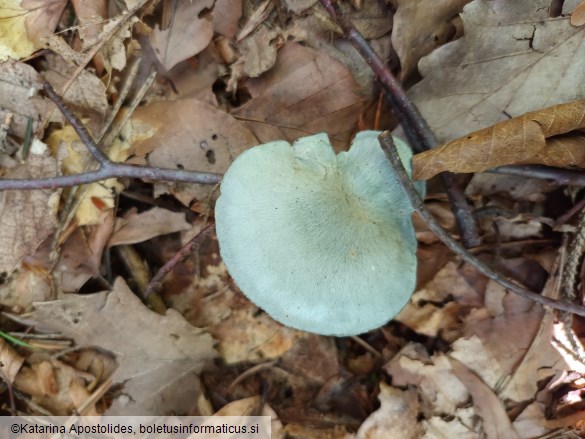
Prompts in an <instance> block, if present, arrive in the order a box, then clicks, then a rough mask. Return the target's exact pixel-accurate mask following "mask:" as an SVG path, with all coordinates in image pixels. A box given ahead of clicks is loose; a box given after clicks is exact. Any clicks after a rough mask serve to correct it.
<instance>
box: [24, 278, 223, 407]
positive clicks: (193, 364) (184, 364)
mask: <svg viewBox="0 0 585 439" xmlns="http://www.w3.org/2000/svg"><path fill="white" fill-rule="evenodd" d="M36 308H37V309H36V311H34V312H33V313H32V315H31V318H33V319H34V320H36V321H37V322H38V324H39V327H43V328H46V329H48V330H50V331H59V332H61V333H63V334H64V335H66V336H69V337H71V338H74V339H75V341H76V343H77V345H79V346H98V347H100V348H102V349H105V350H108V351H111V352H114V353H115V354H116V359H117V361H118V364H119V367H118V369H117V370H116V372H115V373H114V376H113V377H112V378H113V380H114V381H115V382H117V383H119V384H123V389H122V395H121V396H119V397H118V398H116V399H115V400H114V402H113V404H112V406H111V407H110V408H109V410H108V413H109V414H111V415H123V414H125V415H128V414H140V415H148V414H160V413H168V412H178V413H190V412H191V410H192V409H193V408H194V407H196V402H197V392H198V389H199V380H198V373H199V372H200V371H201V370H202V368H203V367H205V366H206V365H208V363H209V362H210V361H211V360H212V359H213V357H215V355H216V354H215V351H214V349H213V347H212V339H211V337H210V336H209V334H207V333H206V332H205V331H203V330H201V329H199V328H195V327H193V326H191V325H190V324H189V323H187V322H186V321H185V320H184V319H183V317H182V316H181V315H180V314H179V313H178V312H176V311H174V310H173V309H169V310H168V311H167V314H166V315H165V316H160V315H158V314H156V313H154V312H152V311H150V310H149V309H148V308H146V307H145V306H144V305H143V304H142V303H141V302H140V300H139V299H138V298H137V297H136V296H135V295H134V294H133V293H132V292H131V291H130V290H129V289H128V287H127V286H126V284H125V283H124V281H123V280H121V279H118V280H116V283H115V284H114V289H113V290H112V291H111V292H109V293H107V292H104V293H97V294H93V295H91V296H79V295H68V296H65V298H63V299H61V300H57V301H54V302H45V303H39V304H36Z"/></svg>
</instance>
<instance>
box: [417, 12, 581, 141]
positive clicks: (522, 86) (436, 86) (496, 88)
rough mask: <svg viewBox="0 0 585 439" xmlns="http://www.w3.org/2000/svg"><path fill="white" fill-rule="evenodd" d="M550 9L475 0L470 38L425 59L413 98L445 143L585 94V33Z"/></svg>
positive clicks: (468, 22) (468, 15)
mask: <svg viewBox="0 0 585 439" xmlns="http://www.w3.org/2000/svg"><path fill="white" fill-rule="evenodd" d="M550 4H551V2H550V0H533V1H525V2H521V1H513V2H512V1H510V2H508V1H492V0H474V1H472V2H471V3H469V4H467V5H466V6H465V7H464V9H463V13H462V14H461V17H462V19H463V23H464V28H465V35H464V36H463V37H462V38H461V39H459V40H457V41H454V42H452V43H449V44H446V45H445V46H442V47H440V48H439V49H437V50H435V51H434V52H433V53H431V54H430V55H428V56H427V57H425V58H423V59H422V60H421V62H420V63H419V66H418V67H419V71H420V72H421V74H422V76H423V77H424V79H423V80H422V81H421V82H420V83H418V84H417V85H415V86H414V87H413V88H412V89H411V92H410V96H411V97H412V98H413V99H414V102H415V104H416V105H417V107H418V108H419V110H420V111H421V113H422V115H423V116H424V117H425V119H426V120H427V122H428V123H429V125H430V126H431V128H432V129H433V131H434V132H435V134H436V135H437V137H438V139H439V141H440V142H447V141H449V140H452V139H456V138H458V137H463V136H465V135H466V134H467V133H469V132H473V131H476V130H479V129H482V128H485V127H488V126H490V125H493V124H494V123H497V122H500V121H502V120H505V119H508V118H510V117H515V116H519V115H521V114H523V113H526V112H528V111H534V110H537V109H539V108H544V107H548V106H551V105H555V104H560V103H563V102H567V101H571V100H575V99H581V98H584V97H585V68H584V65H585V46H584V45H583V44H582V41H583V32H584V31H585V30H584V28H583V27H580V28H576V27H574V26H571V24H570V23H569V19H570V18H569V16H568V15H562V16H560V17H556V18H551V17H549V16H548V10H549V6H550ZM565 7H566V8H568V7H570V6H568V4H567V2H565ZM563 12H565V11H563ZM566 12H570V10H567V11H566ZM561 72H562V73H561Z"/></svg>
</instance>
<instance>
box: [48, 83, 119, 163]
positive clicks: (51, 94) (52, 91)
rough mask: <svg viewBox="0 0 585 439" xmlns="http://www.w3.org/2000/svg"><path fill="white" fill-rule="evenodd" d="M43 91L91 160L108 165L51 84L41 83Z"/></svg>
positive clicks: (103, 155)
mask: <svg viewBox="0 0 585 439" xmlns="http://www.w3.org/2000/svg"><path fill="white" fill-rule="evenodd" d="M43 89H44V90H45V93H47V95H48V96H49V97H50V98H51V100H52V101H53V102H54V103H55V105H56V106H57V108H58V109H59V111H61V113H62V114H63V116H65V119H67V122H69V123H70V124H71V126H72V127H73V129H74V130H75V132H76V133H77V135H78V136H79V138H80V139H81V141H82V142H83V144H84V145H85V147H86V148H87V149H88V150H89V152H90V153H91V155H92V156H93V158H94V159H96V160H97V161H98V162H99V163H100V164H101V165H104V164H106V163H108V162H109V161H110V160H109V159H108V157H106V155H105V154H104V153H103V152H101V151H100V150H99V148H98V146H97V145H96V143H95V142H94V141H93V138H92V137H91V135H90V134H89V133H88V132H87V130H86V129H85V126H83V124H82V123H81V121H80V120H79V119H78V118H76V117H75V116H74V115H73V113H72V112H71V111H69V109H68V108H67V107H66V106H65V102H63V100H62V99H61V98H60V97H59V95H58V94H57V92H56V91H55V89H53V87H51V84H49V83H48V82H45V83H43Z"/></svg>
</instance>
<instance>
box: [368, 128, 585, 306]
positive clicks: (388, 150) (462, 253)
mask: <svg viewBox="0 0 585 439" xmlns="http://www.w3.org/2000/svg"><path fill="white" fill-rule="evenodd" d="M378 140H379V141H380V145H381V147H382V150H383V151H384V154H385V155H386V157H387V158H388V161H389V162H390V164H391V165H392V168H393V170H394V172H395V174H396V176H397V178H398V180H399V182H400V185H401V186H402V189H403V190H404V192H405V193H406V196H407V197H408V199H409V200H410V202H411V204H412V206H413V208H414V209H415V210H416V212H417V213H418V214H419V215H420V217H421V218H422V219H423V221H424V222H425V223H426V225H427V226H428V227H429V229H431V231H432V232H433V233H434V234H435V235H436V236H437V237H438V238H439V239H440V240H441V241H443V244H445V245H446V246H447V247H448V248H449V249H450V250H451V251H453V253H455V254H457V255H458V256H459V257H460V258H461V259H463V260H464V261H465V262H468V263H469V264H471V265H473V266H474V267H475V268H476V269H477V270H478V271H479V272H480V273H482V274H484V275H486V276H487V277H489V278H490V279H492V280H494V281H496V282H498V283H499V284H500V285H502V286H503V287H504V288H506V289H507V290H510V291H511V292H513V293H515V294H518V295H519V296H521V297H524V298H525V299H529V300H532V301H534V302H538V303H540V304H542V305H544V306H549V307H551V308H554V309H559V310H562V311H566V312H570V313H573V314H578V315H580V316H585V307H582V306H579V305H576V304H573V303H567V302H559V301H557V300H554V299H551V298H549V297H545V296H542V295H540V294H537V293H534V292H532V291H530V290H527V289H526V288H524V287H522V286H521V285H519V284H518V283H515V282H512V281H510V280H508V279H506V278H505V277H503V276H502V275H500V274H499V273H497V272H496V271H494V270H493V269H492V268H491V267H490V266H489V265H487V264H486V263H485V262H483V261H481V260H480V259H478V258H476V257H475V256H473V255H472V254H471V253H469V252H468V251H467V250H465V249H464V248H463V247H462V246H461V245H460V244H459V243H458V242H457V241H455V240H454V239H453V238H452V237H451V236H450V235H449V234H448V233H447V232H446V231H445V230H444V229H443V228H442V227H441V226H440V225H439V223H438V222H437V220H436V219H435V218H434V217H433V215H432V214H431V213H430V212H429V211H428V210H427V208H426V207H425V205H424V203H423V201H422V200H421V198H420V196H419V195H418V193H417V192H416V189H415V188H414V187H413V185H412V181H411V179H410V178H409V177H408V174H407V173H406V170H405V169H404V166H403V165H402V162H401V161H400V158H399V157H398V152H397V151H396V146H395V145H394V141H393V140H392V136H391V135H390V133H389V132H388V131H385V132H384V133H382V134H381V135H380V136H379V137H378Z"/></svg>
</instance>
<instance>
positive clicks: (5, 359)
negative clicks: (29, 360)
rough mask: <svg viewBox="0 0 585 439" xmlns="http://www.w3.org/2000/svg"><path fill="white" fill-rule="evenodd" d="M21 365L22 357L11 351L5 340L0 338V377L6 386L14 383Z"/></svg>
mask: <svg viewBox="0 0 585 439" xmlns="http://www.w3.org/2000/svg"><path fill="white" fill-rule="evenodd" d="M23 363H24V357H23V356H22V355H20V354H19V353H18V352H16V351H15V350H14V349H12V347H11V346H10V345H9V344H8V342H7V341H6V340H4V339H3V338H0V377H1V378H2V379H3V380H4V381H6V382H7V383H8V384H12V383H14V378H15V377H16V375H17V374H18V372H19V371H20V368H21V367H22V365H23Z"/></svg>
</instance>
